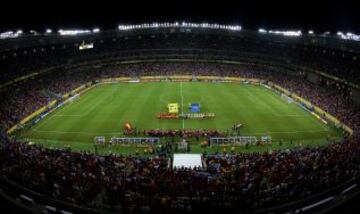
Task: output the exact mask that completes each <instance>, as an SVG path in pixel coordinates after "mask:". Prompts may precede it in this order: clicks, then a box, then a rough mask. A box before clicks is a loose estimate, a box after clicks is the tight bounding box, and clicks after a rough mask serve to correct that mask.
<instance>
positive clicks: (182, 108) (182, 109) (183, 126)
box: [180, 82, 185, 129]
mask: <svg viewBox="0 0 360 214" xmlns="http://www.w3.org/2000/svg"><path fill="white" fill-rule="evenodd" d="M180 96H181V114H183V113H184V96H183V90H182V82H180ZM184 128H185V119H184V118H183V119H182V129H184Z"/></svg>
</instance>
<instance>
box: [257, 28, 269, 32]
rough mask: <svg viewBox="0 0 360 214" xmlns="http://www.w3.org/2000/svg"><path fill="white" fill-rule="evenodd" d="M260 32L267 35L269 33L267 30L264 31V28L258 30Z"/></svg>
mask: <svg viewBox="0 0 360 214" xmlns="http://www.w3.org/2000/svg"><path fill="white" fill-rule="evenodd" d="M258 32H259V33H267V31H266V30H265V29H263V28H260V29H259V30H258Z"/></svg>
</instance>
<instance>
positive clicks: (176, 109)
mask: <svg viewBox="0 0 360 214" xmlns="http://www.w3.org/2000/svg"><path fill="white" fill-rule="evenodd" d="M168 109H169V113H173V114H176V113H179V104H178V103H169V104H168Z"/></svg>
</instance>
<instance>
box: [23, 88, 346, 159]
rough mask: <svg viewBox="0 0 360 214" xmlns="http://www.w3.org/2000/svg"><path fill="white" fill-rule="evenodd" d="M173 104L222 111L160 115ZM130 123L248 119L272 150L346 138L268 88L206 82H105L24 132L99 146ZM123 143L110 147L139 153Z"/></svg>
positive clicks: (182, 124) (193, 124)
mask: <svg viewBox="0 0 360 214" xmlns="http://www.w3.org/2000/svg"><path fill="white" fill-rule="evenodd" d="M168 103H179V105H180V107H179V108H180V112H184V113H186V112H189V108H188V106H189V104H190V103H199V104H200V106H201V112H213V113H215V115H216V116H215V118H213V119H187V120H183V119H167V120H166V119H162V120H161V119H158V118H157V114H158V113H159V112H167V104H168ZM126 122H130V123H131V124H133V125H134V126H136V127H137V128H138V129H140V130H144V129H146V130H149V129H217V130H220V131H224V132H226V131H227V130H230V129H231V127H232V126H233V125H234V124H238V123H242V124H244V127H243V128H242V129H241V135H246V136H257V137H261V136H266V135H267V136H271V137H272V139H273V145H272V146H271V149H277V148H289V147H291V146H295V145H298V144H299V143H301V144H303V145H304V144H305V145H318V144H321V143H325V141H326V140H325V139H326V138H328V137H331V138H340V137H341V134H340V131H339V130H337V129H335V128H332V127H329V126H327V125H326V124H324V123H322V122H321V121H320V120H318V119H316V118H315V117H314V116H312V115H311V114H310V113H309V112H307V111H306V110H304V109H302V108H301V107H299V106H298V105H297V104H295V103H291V102H289V101H288V100H287V99H285V98H283V97H281V96H280V95H278V94H276V93H274V92H273V91H271V90H270V89H267V88H265V87H262V86H255V85H250V84H239V83H236V84H235V83H201V82H197V83H194V82H156V83H117V84H104V85H100V86H97V87H96V88H93V89H91V90H90V91H88V92H86V93H85V94H83V95H81V97H80V98H79V99H78V100H76V101H75V102H73V103H69V104H67V105H65V106H63V107H62V108H60V109H58V110H56V111H54V112H53V113H51V114H50V115H48V116H47V117H46V118H44V119H43V120H42V121H40V122H39V123H37V124H36V125H35V126H33V127H31V128H29V129H27V130H25V131H23V132H22V133H20V135H21V137H23V138H25V139H27V140H30V141H32V142H35V143H41V144H43V145H45V146H50V147H63V146H70V147H71V148H73V149H78V150H89V151H93V149H94V137H95V136H105V137H106V139H110V137H113V136H122V135H123V133H122V129H123V126H124V124H125V123H126ZM193 141H195V140H194V139H193ZM280 141H281V142H283V143H282V145H281V146H280V144H279V145H278V143H277V142H280ZM290 142H291V143H290ZM192 146H193V147H194V149H193V150H192V151H195V152H198V151H201V149H200V146H198V143H197V142H192ZM118 147H119V148H111V149H106V150H107V151H109V152H114V151H116V152H120V153H121V152H123V153H132V152H133V148H128V147H126V148H124V147H120V146H118ZM254 147H255V146H254ZM242 149H243V148H239V150H242ZM263 149H270V148H269V146H266V147H265V148H257V147H256V148H250V151H257V150H263Z"/></svg>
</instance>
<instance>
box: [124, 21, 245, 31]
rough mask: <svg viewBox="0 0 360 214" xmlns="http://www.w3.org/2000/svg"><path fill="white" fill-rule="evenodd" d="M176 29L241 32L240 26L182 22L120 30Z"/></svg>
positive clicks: (142, 25) (152, 24) (129, 26)
mask: <svg viewBox="0 0 360 214" xmlns="http://www.w3.org/2000/svg"><path fill="white" fill-rule="evenodd" d="M174 27H187V28H208V29H225V30H232V31H240V30H241V26H240V25H219V24H209V23H206V22H204V23H190V22H189V23H187V22H184V21H183V22H182V23H181V24H180V23H179V22H173V23H169V22H164V23H156V22H154V23H151V24H148V23H145V24H139V25H119V26H118V29H119V30H121V31H123V30H134V29H145V28H174Z"/></svg>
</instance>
